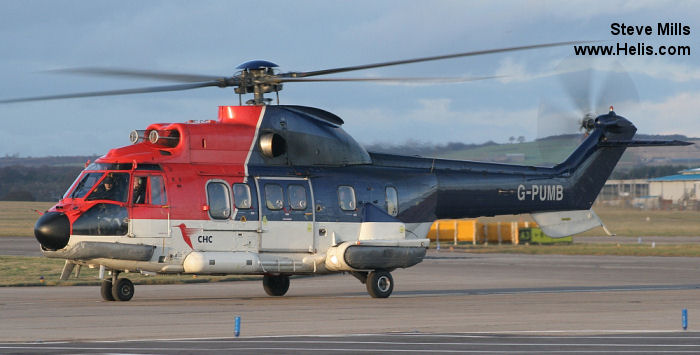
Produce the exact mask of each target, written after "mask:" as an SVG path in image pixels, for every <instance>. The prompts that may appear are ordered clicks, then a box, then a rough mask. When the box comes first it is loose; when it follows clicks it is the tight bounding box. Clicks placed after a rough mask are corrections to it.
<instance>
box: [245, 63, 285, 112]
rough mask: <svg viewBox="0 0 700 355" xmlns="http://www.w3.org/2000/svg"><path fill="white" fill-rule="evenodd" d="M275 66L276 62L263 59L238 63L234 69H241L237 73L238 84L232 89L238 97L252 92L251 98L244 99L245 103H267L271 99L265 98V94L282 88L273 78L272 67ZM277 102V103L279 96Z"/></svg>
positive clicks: (256, 104)
mask: <svg viewBox="0 0 700 355" xmlns="http://www.w3.org/2000/svg"><path fill="white" fill-rule="evenodd" d="M277 67H278V66H277V64H275V63H272V62H268V61H265V60H253V61H249V62H245V63H243V64H241V65H239V66H238V67H236V69H240V70H241V71H240V72H239V73H238V77H239V78H240V84H239V85H238V86H236V87H235V88H234V89H233V91H234V92H235V93H236V94H238V95H239V98H240V96H241V95H244V94H253V99H251V100H248V101H246V105H255V106H261V105H267V104H269V103H270V102H272V99H269V98H265V94H267V93H271V92H275V93H276V92H279V91H280V90H282V83H281V82H279V81H277V80H275V77H276V76H277V73H275V69H274V68H277ZM277 103H278V104H279V96H278V99H277Z"/></svg>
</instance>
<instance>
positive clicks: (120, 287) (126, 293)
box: [112, 279, 134, 301]
mask: <svg viewBox="0 0 700 355" xmlns="http://www.w3.org/2000/svg"><path fill="white" fill-rule="evenodd" d="M112 297H114V299H115V300H119V301H128V300H130V299H131V297H134V283H133V282H131V281H130V280H129V279H119V281H117V283H116V284H114V285H112Z"/></svg>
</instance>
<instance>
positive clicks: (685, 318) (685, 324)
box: [681, 308, 688, 330]
mask: <svg viewBox="0 0 700 355" xmlns="http://www.w3.org/2000/svg"><path fill="white" fill-rule="evenodd" d="M681 320H682V323H683V330H687V329H688V309H687V308H683V313H682V316H681Z"/></svg>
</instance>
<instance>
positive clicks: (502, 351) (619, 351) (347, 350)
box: [0, 344, 697, 354]
mask: <svg viewBox="0 0 700 355" xmlns="http://www.w3.org/2000/svg"><path fill="white" fill-rule="evenodd" d="M461 345H472V344H461ZM496 345H503V344H496ZM551 345H552V346H561V345H560V344H551ZM0 349H8V350H12V349H19V350H37V351H39V350H83V351H84V350H91V351H95V350H98V351H115V350H117V351H119V350H121V351H132V352H133V351H178V352H179V351H182V349H179V348H162V347H140V348H90V347H84V348H81V347H52V348H47V347H14V348H13V347H0ZM236 350H238V351H241V350H253V351H279V350H285V351H303V352H324V353H327V352H329V351H337V352H371V353H394V352H411V353H425V352H427V351H429V352H431V353H499V354H503V353H509V354H542V353H556V354H561V353H590V352H596V350H594V349H588V350H586V349H581V350H563V349H555V350H546V349H544V350H543V349H537V350H505V349H504V350H487V349H475V350H468V349H454V350H452V349H368V348H361V347H358V348H302V347H284V348H279V347H278V348H275V347H229V348H189V349H186V351H188V352H205V351H206V352H209V351H215V352H222V351H236ZM605 353H608V354H610V353H635V354H641V353H652V354H658V353H674V354H677V353H697V350H661V349H656V350H639V349H636V350H610V349H606V350H605Z"/></svg>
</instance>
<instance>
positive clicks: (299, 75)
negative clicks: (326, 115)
mask: <svg viewBox="0 0 700 355" xmlns="http://www.w3.org/2000/svg"><path fill="white" fill-rule="evenodd" d="M581 43H590V41H571V42H555V43H545V44H534V45H529V46H518V47H508V48H497V49H487V50H481V51H474V52H464V53H456V54H447V55H439V56H433V57H423V58H414V59H404V60H396V61H391V62H382V63H374V64H365V65H355V66H350V67H341V68H333V69H325V70H316V71H308V72H291V73H282V74H280V76H281V77H291V78H304V77H309V76H316V75H328V74H335V73H342V72H348V71H354V70H364V69H372V68H380V67H388V66H392V65H400V64H410V63H419V62H429V61H433V60H442V59H450V58H459V57H469V56H478V55H484V54H492V53H502V52H514V51H522V50H528V49H536V48H547V47H559V46H567V45H572V44H581Z"/></svg>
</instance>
